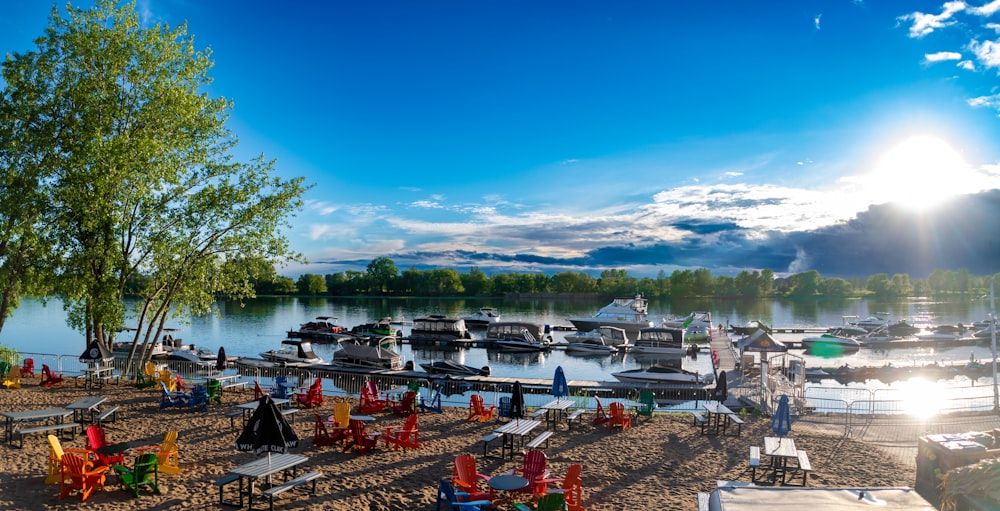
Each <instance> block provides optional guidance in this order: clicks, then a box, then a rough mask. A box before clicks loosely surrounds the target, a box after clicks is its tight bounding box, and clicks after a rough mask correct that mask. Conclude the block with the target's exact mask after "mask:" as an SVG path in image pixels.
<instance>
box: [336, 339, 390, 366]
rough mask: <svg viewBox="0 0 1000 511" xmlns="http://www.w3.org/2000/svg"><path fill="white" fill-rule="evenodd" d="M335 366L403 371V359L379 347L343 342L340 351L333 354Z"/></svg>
mask: <svg viewBox="0 0 1000 511" xmlns="http://www.w3.org/2000/svg"><path fill="white" fill-rule="evenodd" d="M333 365H338V366H343V367H366V368H369V369H402V368H403V357H402V356H400V354H399V353H396V352H395V351H392V350H387V349H382V348H380V347H378V346H369V345H367V344H355V343H352V342H343V343H341V344H340V349H339V350H337V351H335V352H333Z"/></svg>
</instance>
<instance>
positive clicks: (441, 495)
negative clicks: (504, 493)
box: [437, 479, 493, 511]
mask: <svg viewBox="0 0 1000 511" xmlns="http://www.w3.org/2000/svg"><path fill="white" fill-rule="evenodd" d="M468 496H469V494H468V493H466V492H460V491H455V487H454V486H452V485H451V483H449V482H448V481H447V480H446V479H442V480H441V483H440V485H439V486H438V498H437V510H438V511H440V510H441V502H447V503H448V506H449V508H448V509H455V510H461V509H476V510H479V511H486V510H488V509H490V507H491V506H492V505H493V502H492V501H489V500H465V501H462V500H459V499H460V498H468Z"/></svg>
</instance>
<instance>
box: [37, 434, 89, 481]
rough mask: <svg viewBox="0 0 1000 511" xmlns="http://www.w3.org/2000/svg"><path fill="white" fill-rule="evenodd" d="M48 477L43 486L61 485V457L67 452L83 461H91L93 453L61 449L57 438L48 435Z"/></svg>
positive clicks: (86, 450) (83, 450)
mask: <svg viewBox="0 0 1000 511" xmlns="http://www.w3.org/2000/svg"><path fill="white" fill-rule="evenodd" d="M49 447H50V449H49V475H48V477H46V478H45V484H61V483H62V464H61V461H62V457H63V454H65V453H67V452H69V453H73V454H76V455H77V456H80V457H81V458H83V459H84V460H87V461H93V460H94V451H91V450H89V449H63V446H62V443H61V442H60V441H59V437H57V436H55V435H49Z"/></svg>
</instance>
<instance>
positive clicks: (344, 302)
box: [0, 298, 992, 381]
mask: <svg viewBox="0 0 1000 511" xmlns="http://www.w3.org/2000/svg"><path fill="white" fill-rule="evenodd" d="M606 303H607V301H605V300H581V301H569V300H519V301H505V300H500V299H498V300H462V299H452V300H441V299H418V298H410V299H363V298H357V299H354V298H347V299H344V298H337V299H332V298H331V299H324V298H258V299H255V300H251V301H248V302H246V303H245V304H244V306H240V305H239V304H238V303H234V302H220V303H219V304H217V312H218V314H216V315H214V316H209V317H200V318H194V319H193V320H192V321H191V323H190V324H186V325H185V324H174V325H171V326H175V327H177V328H178V329H179V330H180V331H179V332H177V334H176V335H175V337H181V338H183V339H184V340H185V341H186V342H192V343H194V344H196V345H198V346H201V347H205V348H209V349H212V350H216V349H217V348H218V347H219V346H225V348H226V352H227V353H228V354H229V355H242V356H254V357H256V356H257V354H258V353H260V352H261V351H265V350H269V349H274V348H276V347H277V346H278V345H279V344H280V342H281V340H282V339H285V338H286V332H287V331H288V330H290V329H294V328H297V327H298V325H299V324H301V323H304V322H306V321H309V320H312V319H314V318H315V317H317V316H333V317H336V318H338V319H337V321H336V322H337V323H338V324H341V325H344V326H346V327H348V328H350V327H352V326H354V325H358V324H361V323H366V322H370V321H374V320H377V319H379V318H381V317H384V316H390V317H392V318H393V319H394V320H397V321H403V322H409V321H412V320H413V319H414V318H418V317H422V316H426V315H430V314H444V315H447V316H464V315H466V314H470V313H472V312H474V311H475V310H477V309H478V308H479V307H484V306H490V307H496V308H497V309H499V311H500V314H501V319H502V320H528V321H534V322H538V323H545V324H549V325H553V326H570V322H569V321H568V319H567V318H569V317H573V316H587V315H592V314H593V313H595V312H596V311H597V309H599V308H600V307H602V306H604V305H606ZM649 309H650V318H651V319H652V320H653V321H654V322H658V321H659V319H660V318H664V317H669V316H683V315H686V314H687V313H688V312H690V311H692V310H708V311H711V312H712V316H713V318H714V319H715V322H717V323H723V324H734V325H739V324H744V323H746V322H748V321H750V320H755V319H757V320H761V321H763V322H764V323H766V324H768V325H772V326H774V327H779V328H780V327H792V326H797V327H813V328H826V327H830V326H834V325H839V324H841V323H842V321H843V320H842V317H843V316H845V315H857V316H860V317H867V316H869V315H872V314H874V313H875V312H887V313H889V314H890V315H891V317H892V318H894V319H904V318H906V319H912V318H916V319H917V320H918V321H920V322H923V323H927V324H945V323H950V324H955V323H966V324H968V323H971V322H972V321H976V320H981V319H984V318H986V317H988V315H989V311H990V304H989V300H962V301H958V300H956V301H933V300H922V299H912V300H906V301H900V302H891V303H880V302H873V301H867V300H843V301H810V302H791V301H786V300H757V301H711V300H704V301H685V302H678V301H674V302H665V301H662V302H661V301H652V302H651V303H650V307H649ZM402 328H403V333H404V335H405V334H408V333H409V330H408V328H409V327H408V326H405V324H404V326H403V327H402ZM566 333H568V332H563V331H557V332H555V339H556V340H557V341H561V340H563V337H564V336H565V334H566ZM474 335H477V336H478V335H482V332H478V333H475V332H474ZM776 337H777V338H778V339H779V340H798V339H799V338H801V337H804V335H802V334H778V335H776ZM0 343H3V344H5V345H8V346H12V347H14V348H16V349H18V350H20V351H22V352H31V353H53V354H65V355H73V354H79V353H80V352H82V351H83V349H84V345H83V336H82V334H80V333H78V332H74V331H72V330H71V329H70V328H69V327H68V326H66V314H65V312H64V311H63V309H62V304H61V303H60V302H59V301H57V300H50V301H48V302H47V303H42V302H39V301H36V300H25V301H24V302H23V304H22V306H21V307H20V308H19V309H18V310H17V311H15V312H14V315H13V316H12V317H11V318H10V319H9V320H8V321H7V324H6V326H5V327H4V330H3V332H2V333H0ZM314 347H315V349H316V351H317V353H318V354H319V355H320V356H322V357H324V358H326V359H329V358H331V356H332V351H333V348H332V347H331V346H328V345H314ZM399 351H400V354H401V355H402V356H403V358H404V360H413V361H414V362H415V364H419V363H421V362H427V361H431V360H440V359H443V358H448V359H452V360H455V361H458V362H461V363H463V364H467V365H470V366H474V367H481V366H484V365H489V366H490V367H491V370H492V372H493V374H494V375H501V376H512V375H523V376H525V377H538V378H550V377H551V376H552V373H553V371H554V370H555V367H556V366H560V365H561V366H563V369H564V370H565V371H566V373H567V376H568V377H569V378H570V379H592V380H598V381H600V380H614V378H613V377H612V376H611V373H613V372H616V371H620V370H624V369H632V368H635V367H638V366H639V362H638V361H637V360H636V359H635V358H634V357H631V356H629V355H624V356H623V355H618V356H602V357H596V358H595V357H578V356H574V355H569V354H567V353H565V352H563V351H560V350H553V351H551V352H548V353H537V354H508V353H499V352H495V351H492V350H491V351H487V350H485V349H481V348H471V349H463V350H454V351H453V350H447V351H446V350H440V349H438V350H434V349H423V348H416V349H414V348H411V347H410V346H409V345H403V346H402V347H401V348H400V349H399ZM797 353H801V352H797ZM970 356H971V357H974V358H979V359H982V360H988V359H990V358H991V357H992V355H991V352H990V349H989V347H988V346H974V347H970V346H963V347H954V348H909V349H898V350H888V351H873V350H867V349H862V350H860V351H858V352H857V353H855V354H851V355H847V356H843V357H836V358H818V357H813V356H809V355H806V356H805V358H806V361H807V364H808V365H820V366H839V365H842V364H845V363H846V364H850V365H852V366H864V365H883V364H885V363H887V362H893V363H894V364H897V365H910V364H925V363H930V362H935V361H937V362H946V363H947V362H956V363H957V362H958V361H966V360H969V358H970ZM683 364H684V367H685V368H687V369H690V370H695V371H699V372H707V371H709V370H710V368H711V363H710V360H709V357H708V356H705V355H702V356H701V357H697V358H685V359H684V362H683Z"/></svg>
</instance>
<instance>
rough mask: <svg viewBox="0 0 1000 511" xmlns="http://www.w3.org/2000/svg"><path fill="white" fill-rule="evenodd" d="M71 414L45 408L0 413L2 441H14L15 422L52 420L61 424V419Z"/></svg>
mask: <svg viewBox="0 0 1000 511" xmlns="http://www.w3.org/2000/svg"><path fill="white" fill-rule="evenodd" d="M72 414H73V412H71V411H70V410H68V409H66V408H46V409H44V410H24V411H20V412H0V417H3V418H4V440H5V441H6V442H7V443H10V442H11V441H12V440H13V439H14V423H15V422H37V421H47V420H49V419H54V420H55V421H56V422H58V423H62V421H63V419H65V418H66V417H69V416H70V415H72Z"/></svg>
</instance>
